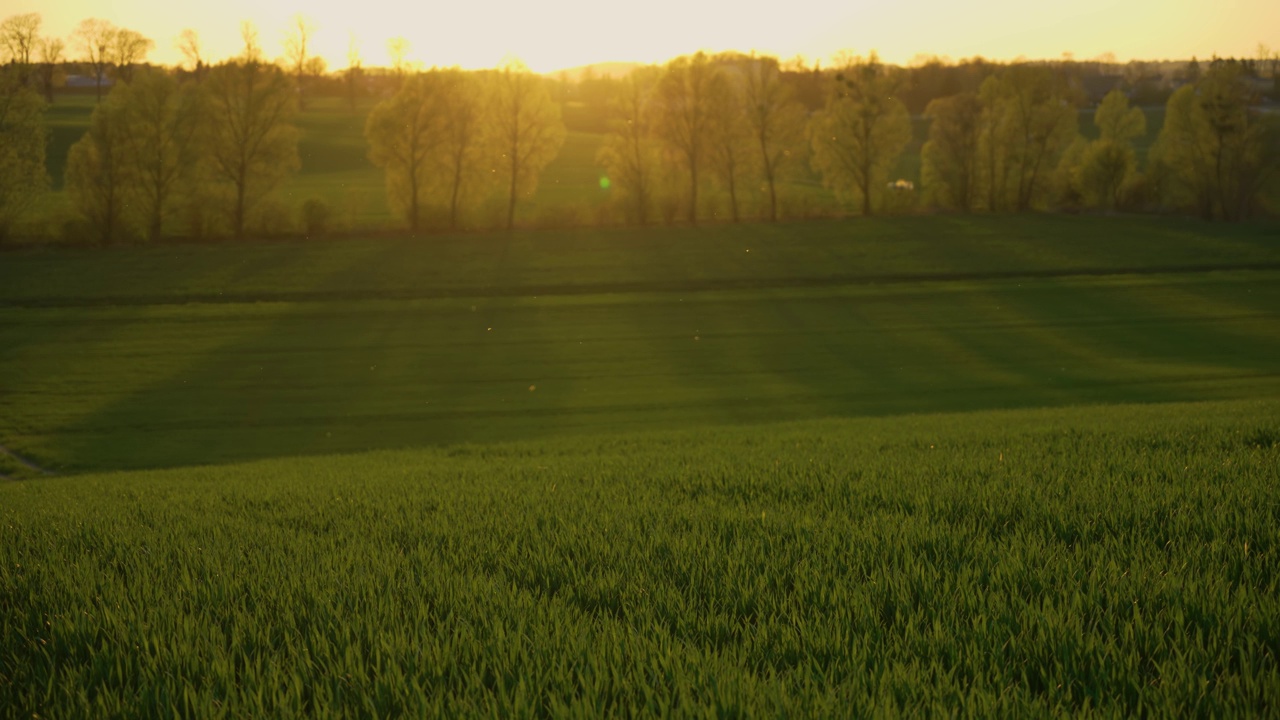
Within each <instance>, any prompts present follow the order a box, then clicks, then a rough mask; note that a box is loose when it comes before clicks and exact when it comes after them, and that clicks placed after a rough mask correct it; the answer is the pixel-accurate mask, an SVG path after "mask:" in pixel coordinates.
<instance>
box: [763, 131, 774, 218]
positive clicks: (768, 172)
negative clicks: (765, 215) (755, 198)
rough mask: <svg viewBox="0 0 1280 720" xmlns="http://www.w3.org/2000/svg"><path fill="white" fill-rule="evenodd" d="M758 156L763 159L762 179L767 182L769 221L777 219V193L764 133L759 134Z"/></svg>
mask: <svg viewBox="0 0 1280 720" xmlns="http://www.w3.org/2000/svg"><path fill="white" fill-rule="evenodd" d="M760 157H761V159H763V160H764V179H765V181H766V182H768V183H769V222H777V221H778V194H777V191H776V190H775V189H774V186H773V163H772V162H770V160H769V149H768V146H767V145H766V144H765V141H764V135H761V136H760Z"/></svg>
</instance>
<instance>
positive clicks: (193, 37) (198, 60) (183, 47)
mask: <svg viewBox="0 0 1280 720" xmlns="http://www.w3.org/2000/svg"><path fill="white" fill-rule="evenodd" d="M173 44H174V47H176V48H177V49H178V52H180V53H182V57H183V59H185V60H186V61H187V64H188V65H190V66H191V73H192V74H193V75H195V78H196V82H200V80H202V79H203V78H204V70H205V63H204V48H203V46H202V45H201V44H200V34H199V33H197V32H196V31H195V30H192V29H191V28H185V29H184V30H183V31H182V32H181V33H180V34H179V35H178V38H177V40H175V41H174V43H173Z"/></svg>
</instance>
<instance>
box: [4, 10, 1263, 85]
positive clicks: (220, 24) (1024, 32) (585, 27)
mask: <svg viewBox="0 0 1280 720" xmlns="http://www.w3.org/2000/svg"><path fill="white" fill-rule="evenodd" d="M0 6H2V7H0V16H4V15H9V14H14V13H19V12H39V13H41V14H42V16H43V17H44V21H45V30H46V32H50V33H52V34H55V35H57V34H63V35H69V34H70V33H71V31H72V29H73V28H74V27H75V24H76V23H77V22H79V21H80V20H82V19H84V18H87V17H101V18H103V19H106V20H109V21H111V22H113V23H115V24H117V25H120V26H123V27H130V28H133V29H136V30H138V31H139V32H141V33H143V34H144V35H146V36H148V37H150V38H152V39H154V40H155V42H156V47H155V50H154V51H153V52H152V54H151V56H150V59H151V60H152V61H154V62H160V63H173V62H177V61H178V59H179V54H178V52H177V51H176V50H175V49H174V47H173V39H174V38H175V37H176V36H177V35H178V33H179V32H181V31H182V29H183V28H188V27H190V28H194V29H196V30H197V31H198V32H199V33H200V36H201V39H202V41H203V43H204V45H205V49H206V51H207V53H208V55H209V56H210V57H212V58H221V57H226V56H229V55H231V54H234V53H235V52H236V51H237V49H238V48H239V43H240V34H239V27H240V21H241V20H250V21H252V22H254V23H255V24H256V25H257V26H258V28H259V32H260V35H261V40H262V45H263V48H264V50H265V51H266V52H267V54H268V55H271V56H278V55H279V54H281V53H282V45H283V39H284V34H285V31H286V28H287V27H288V26H289V25H290V22H291V19H292V18H293V17H294V16H295V15H297V14H299V13H301V14H303V15H305V16H306V17H308V18H309V19H310V20H311V22H312V23H313V24H314V25H315V28H316V32H315V35H314V38H313V46H314V50H315V51H316V53H318V54H319V55H320V56H322V57H323V58H324V59H325V60H326V62H327V63H328V66H329V67H330V68H332V69H340V68H343V67H346V66H347V59H348V54H349V52H350V50H351V49H352V48H353V46H354V48H355V49H356V50H357V51H358V54H359V56H360V58H361V60H362V62H363V63H364V64H365V65H385V64H387V63H388V61H389V57H388V52H387V42H388V40H390V39H391V38H395V37H403V38H405V39H406V40H407V41H408V44H409V52H408V56H407V59H408V60H410V61H411V62H413V63H415V64H418V65H421V66H423V67H431V66H442V67H444V66H459V67H463V68H481V67H493V66H496V65H498V64H499V63H501V62H502V61H503V60H504V59H508V58H513V57H514V58H519V59H520V60H522V61H523V62H524V63H525V64H526V65H528V66H529V67H530V68H531V69H533V70H535V71H537V72H553V71H556V70H560V69H565V68H570V67H576V66H580V65H586V64H590V63H600V62H611V61H625V62H662V61H665V60H667V59H669V58H672V57H674V56H677V55H681V54H684V53H689V52H693V51H696V50H710V51H721V50H740V51H750V50H757V51H760V52H762V53H768V54H773V55H777V56H780V57H784V58H792V57H796V56H801V57H804V58H806V59H808V60H811V61H812V60H823V59H827V58H830V57H832V56H834V55H835V54H836V53H837V52H838V51H840V50H853V51H856V52H862V53H865V52H867V51H869V50H872V49H875V50H877V51H878V52H879V53H880V55H881V57H883V58H884V59H886V60H888V61H890V62H898V63H905V62H907V61H909V60H910V59H911V58H912V57H914V56H916V55H918V54H922V53H924V54H932V55H940V56H949V57H952V58H961V57H970V56H974V55H982V56H985V57H988V58H992V59H1006V60H1007V59H1013V58H1016V57H1019V56H1025V57H1030V58H1037V57H1039V58H1057V57H1060V56H1061V55H1062V54H1063V53H1065V52H1069V53H1072V54H1073V55H1074V56H1076V57H1079V58H1087V57H1094V56H1097V55H1100V54H1102V53H1107V52H1111V53H1114V54H1115V56H1116V57H1117V58H1118V59H1120V60H1122V61H1123V60H1126V59H1129V58H1140V59H1160V58H1185V57H1189V56H1191V55H1200V56H1202V57H1206V56H1210V55H1213V54H1215V53H1216V54H1218V55H1223V56H1248V55H1250V54H1252V52H1253V50H1254V47H1255V46H1256V44H1257V43H1258V42H1268V43H1270V44H1273V45H1274V44H1277V42H1276V41H1277V40H1278V39H1277V38H1275V37H1271V38H1268V37H1263V36H1261V34H1262V33H1263V32H1264V30H1266V29H1271V30H1273V31H1274V28H1277V27H1280V3H1276V2H1273V1H1271V0H1240V1H1239V2H1236V3H1234V4H1233V6H1232V9H1231V11H1230V12H1225V11H1223V10H1221V9H1220V8H1216V7H1213V6H1211V4H1209V3H1198V2H1194V1H1193V0H1134V1H1133V2H1130V3H1126V4H1123V5H1119V6H1117V5H1116V4H1115V3H1112V2H1109V1H1107V0H1081V1H1080V2H1077V3H1073V4H1063V3H1046V2H1025V1H1023V0H987V1H986V2H983V3H965V4H957V3H953V2H949V1H948V2H943V1H942V0H919V1H918V2H913V3H883V2H880V3H876V2H869V1H867V0H854V1H853V2H831V1H829V0H795V1H793V2H789V3H785V4H783V3H776V2H769V3H764V2H747V3H741V2H731V1H730V0H702V1H695V0H654V1H653V2H648V3H644V4H639V3H602V2H599V1H598V0H597V1H591V0H547V1H545V2H541V3H527V2H475V3H448V4H445V3H435V4H429V5H428V4H407V3H395V2H391V1H390V0H367V1H366V2H360V3H347V2H344V3H339V2H334V1H332V0H329V1H327V2H313V3H298V2H270V3H262V2H254V1H253V0H225V1H224V2H218V3H200V4H182V5H173V4H170V3H167V2H161V1H160V0H118V1H117V2H113V3H110V4H102V3H91V2H88V0H54V1H53V2H52V3H50V2H47V1H46V0H3V2H0Z"/></svg>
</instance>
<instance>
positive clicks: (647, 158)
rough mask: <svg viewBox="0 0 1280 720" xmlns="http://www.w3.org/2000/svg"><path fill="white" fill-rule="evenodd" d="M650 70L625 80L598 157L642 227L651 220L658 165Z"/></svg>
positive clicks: (640, 70)
mask: <svg viewBox="0 0 1280 720" xmlns="http://www.w3.org/2000/svg"><path fill="white" fill-rule="evenodd" d="M648 70H649V69H648V68H645V69H639V70H634V71H632V72H631V73H630V74H629V75H627V76H626V77H625V78H623V80H622V87H621V90H620V91H619V93H618V94H617V96H616V97H614V98H613V99H612V101H611V103H610V112H611V114H612V118H611V119H610V120H609V134H608V135H607V136H606V137H605V141H604V145H603V146H602V147H601V148H600V154H599V162H600V163H601V164H602V165H604V167H605V170H606V171H607V172H608V177H609V179H610V181H611V187H617V188H618V189H619V190H620V191H622V192H624V193H626V194H627V195H628V196H629V197H630V200H631V205H632V211H631V215H632V218H633V219H634V220H635V222H636V223H638V224H640V225H644V224H645V223H646V222H647V221H648V216H649V206H650V204H651V203H652V201H653V193H654V185H655V182H654V175H655V173H656V167H657V164H658V159H657V157H656V155H657V152H656V148H655V147H654V140H653V110H652V107H651V101H652V98H653V93H654V88H655V86H656V84H657V78H656V77H655V76H654V73H652V72H648Z"/></svg>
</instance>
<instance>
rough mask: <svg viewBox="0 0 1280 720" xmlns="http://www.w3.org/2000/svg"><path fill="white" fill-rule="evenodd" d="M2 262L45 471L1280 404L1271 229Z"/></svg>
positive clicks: (635, 234) (355, 247)
mask: <svg viewBox="0 0 1280 720" xmlns="http://www.w3.org/2000/svg"><path fill="white" fill-rule="evenodd" d="M1116 238H1124V240H1123V241H1117V240H1116ZM4 259H5V262H4V263H3V264H0V442H3V443H4V444H5V445H7V446H8V447H9V448H10V449H11V450H14V451H16V452H18V453H20V454H22V455H24V456H27V457H30V458H32V459H34V460H35V461H37V462H38V463H40V464H42V465H46V466H48V467H51V468H55V469H59V470H64V471H65V470H93V469H113V468H140V467H162V466H171V465H179V464H186V463H190V462H214V461H218V462H221V461H231V460H239V459H247V458H257V457H265V456H275V455H294V454H314V453H333V452H345V451H351V450H362V449H368V448H374V447H387V448H395V447H403V446H418V445H444V444H451V443H457V442H468V441H493V440H511V439H521V438H530V437H542V436H548V435H556V434H562V433H566V432H579V431H582V430H590V431H615V430H630V429H636V428H649V427H667V426H673V425H674V426H698V425H703V424H708V423H752V422H761V421H765V420H775V419H804V418H813V417H831V416H849V415H869V414H870V415H891V414H899V413H908V412H927V411H942V410H975V409H986V408H1008V407H1028V406H1055V405H1066V404H1074V403H1080V402H1106V401H1117V402H1145V401H1151V402H1156V401H1173V400H1195V399H1219V398H1232V397H1246V396H1254V395H1256V394H1257V393H1259V392H1260V391H1265V392H1273V391H1275V389H1276V388H1277V387H1278V386H1280V363H1278V361H1277V358H1280V316H1278V309H1280V283H1277V279H1280V243H1277V234H1276V228H1275V226H1274V225H1269V224H1257V225H1241V226H1234V227H1230V228H1225V229H1224V228H1219V227H1215V226H1211V225H1200V224H1192V225H1187V224H1186V223H1179V222H1173V221H1157V220H1150V219H1121V218H1114V219H1105V218H1052V217H1008V218H983V219H977V220H975V219H963V218H942V217H929V218H903V219H899V220H880V221H873V222H868V221H849V222H822V223H808V224H792V225H777V226H764V225H759V226H748V227H741V228H732V227H727V226H719V227H713V228H703V229H695V228H689V229H683V230H671V231H653V230H651V231H643V230H609V231H599V230H595V231H588V230H583V231H574V232H568V233H552V232H541V233H517V234H514V235H508V234H503V233H498V234H493V235H461V236H455V237H447V236H442V237H433V238H431V239H429V240H412V239H403V238H402V239H386V240H376V241H331V242H323V243H277V244H244V245H234V244H233V245H187V246H164V247H147V248H132V249H119V250H112V251H97V250H58V251H50V250H33V251H27V252H16V253H7V254H6V255H5V258H4ZM1214 270H1218V271H1217V272H1213V271H1214Z"/></svg>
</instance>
